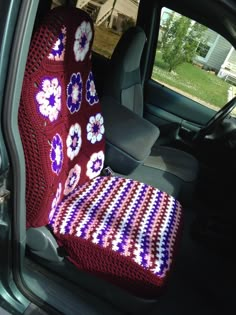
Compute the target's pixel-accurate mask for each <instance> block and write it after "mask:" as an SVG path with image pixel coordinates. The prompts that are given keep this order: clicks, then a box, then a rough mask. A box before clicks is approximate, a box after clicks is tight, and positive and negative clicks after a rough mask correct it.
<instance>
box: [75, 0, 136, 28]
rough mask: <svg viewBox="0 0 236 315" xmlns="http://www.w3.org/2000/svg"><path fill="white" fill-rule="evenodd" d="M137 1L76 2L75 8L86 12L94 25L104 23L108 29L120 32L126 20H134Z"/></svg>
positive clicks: (84, 0) (87, 0) (101, 0)
mask: <svg viewBox="0 0 236 315" xmlns="http://www.w3.org/2000/svg"><path fill="white" fill-rule="evenodd" d="M138 3H139V1H138V0H117V1H114V0H78V1H77V4H76V6H77V8H81V9H83V10H84V11H86V12H88V13H89V15H90V16H91V17H92V19H93V21H94V23H95V25H97V26H98V25H101V24H102V23H104V22H106V23H107V25H108V26H109V27H113V28H116V29H117V30H118V31H122V25H123V23H124V22H126V21H128V20H130V19H131V20H136V17H137V12H138Z"/></svg>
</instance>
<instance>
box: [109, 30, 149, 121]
mask: <svg viewBox="0 0 236 315" xmlns="http://www.w3.org/2000/svg"><path fill="white" fill-rule="evenodd" d="M145 42H146V35H145V33H144V31H143V30H142V29H141V28H140V27H138V26H135V27H131V28H130V29H128V31H126V32H125V33H124V34H123V35H122V37H121V38H120V40H119V42H118V44H117V46H116V47H115V50H114V52H113V54H112V56H111V60H110V63H109V69H108V74H107V77H106V81H105V85H104V90H103V94H104V96H111V97H113V98H114V99H115V100H116V101H117V102H118V103H119V104H121V105H124V106H126V107H127V108H129V109H130V110H131V111H133V112H135V113H136V114H138V115H140V116H142V115H143V89H142V83H141V75H140V61H141V56H142V52H143V48H144V45H145Z"/></svg>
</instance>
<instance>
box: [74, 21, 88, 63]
mask: <svg viewBox="0 0 236 315" xmlns="http://www.w3.org/2000/svg"><path fill="white" fill-rule="evenodd" d="M91 39H92V28H91V24H90V23H89V22H86V21H83V22H82V23H81V24H80V26H79V27H78V28H77V30H76V32H75V42H74V54H75V60H76V61H83V60H84V58H85V56H86V54H87V52H88V50H89V44H90V41H91Z"/></svg>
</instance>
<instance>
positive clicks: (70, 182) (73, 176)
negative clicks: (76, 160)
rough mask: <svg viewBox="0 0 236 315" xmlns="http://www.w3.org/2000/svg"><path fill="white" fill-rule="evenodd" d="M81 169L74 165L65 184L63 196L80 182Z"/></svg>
mask: <svg viewBox="0 0 236 315" xmlns="http://www.w3.org/2000/svg"><path fill="white" fill-rule="evenodd" d="M80 174H81V167H80V166H79V165H78V164H76V165H75V166H74V167H73V168H72V169H71V170H70V173H69V175H68V177H67V180H66V182H65V188H64V195H68V194H69V193H70V192H72V191H73V189H74V188H75V187H76V185H77V184H78V182H79V180H80Z"/></svg>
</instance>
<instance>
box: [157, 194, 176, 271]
mask: <svg viewBox="0 0 236 315" xmlns="http://www.w3.org/2000/svg"><path fill="white" fill-rule="evenodd" d="M173 200H174V205H173V206H172V210H171V212H170V215H169V221H170V222H169V224H168V225H169V229H168V230H167V231H165V234H164V245H163V247H164V248H165V250H164V251H163V252H162V254H163V255H164V257H163V264H161V265H160V271H159V272H157V273H156V274H157V275H162V274H163V273H164V269H168V267H169V266H168V264H167V261H168V260H169V252H170V251H168V250H167V248H168V247H169V246H170V244H169V246H168V244H167V243H168V241H169V240H170V234H173V233H174V229H173V226H174V222H175V217H176V212H177V211H176V210H177V209H178V206H177V201H176V200H175V199H174V198H173Z"/></svg>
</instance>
